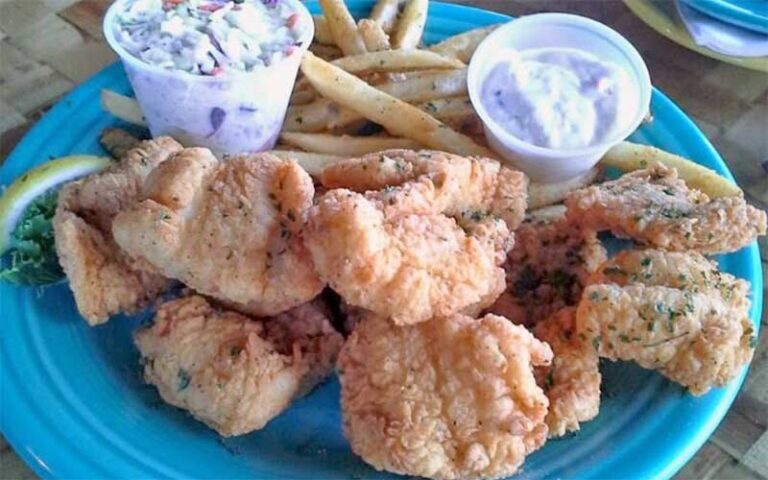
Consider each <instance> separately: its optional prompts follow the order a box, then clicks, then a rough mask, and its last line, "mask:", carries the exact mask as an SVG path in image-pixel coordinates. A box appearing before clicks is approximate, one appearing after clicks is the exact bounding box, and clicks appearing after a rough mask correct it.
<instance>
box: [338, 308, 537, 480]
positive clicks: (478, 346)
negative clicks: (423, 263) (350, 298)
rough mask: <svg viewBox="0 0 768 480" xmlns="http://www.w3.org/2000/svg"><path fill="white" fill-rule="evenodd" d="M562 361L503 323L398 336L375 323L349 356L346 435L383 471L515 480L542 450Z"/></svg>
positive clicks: (365, 326)
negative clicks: (547, 383) (541, 379)
mask: <svg viewBox="0 0 768 480" xmlns="http://www.w3.org/2000/svg"><path fill="white" fill-rule="evenodd" d="M551 359H552V351H551V350H550V348H549V346H547V344H546V343H544V342H541V341H539V340H537V339H536V338H535V337H534V336H533V335H531V334H530V333H529V332H528V331H527V330H525V329H524V328H523V327H520V326H517V325H514V324H512V323H511V322H510V321H509V320H507V319H505V318H502V317H498V316H495V315H487V316H486V317H484V318H481V319H479V320H477V319H472V318H470V317H466V316H463V315H454V316H451V317H445V318H434V319H432V320H430V321H429V322H424V323H419V324H416V325H410V326H406V327H397V326H395V325H393V324H392V322H390V321H387V319H385V318H381V317H375V316H369V317H367V318H365V319H364V320H363V321H362V322H361V323H360V324H359V325H358V326H357V327H356V328H355V330H354V331H353V332H352V335H351V336H350V337H349V339H348V340H347V342H346V343H345V344H344V347H343V348H342V351H341V354H340V355H339V362H338V370H339V376H340V381H341V407H342V415H343V420H344V432H345V434H346V436H347V438H348V439H349V441H350V444H351V446H352V450H353V451H354V452H355V453H356V454H358V455H360V456H361V457H362V458H363V460H365V461H366V462H367V463H368V464H370V465H372V466H373V467H374V468H376V469H378V470H386V471H389V472H394V473H399V474H403V475H414V476H420V477H427V478H435V479H446V480H452V479H478V478H488V479H492V478H500V477H506V476H508V475H512V474H513V473H514V472H515V471H516V470H517V469H518V468H519V467H520V465H521V464H522V463H523V460H524V459H525V456H526V455H528V454H529V453H531V452H533V451H534V450H536V449H538V448H539V447H541V445H542V444H543V443H544V442H545V440H546V436H547V426H546V424H545V423H544V419H545V416H546V415H547V405H548V401H547V397H546V396H545V395H544V392H543V391H542V389H541V388H540V387H539V386H538V385H537V384H536V380H535V378H534V374H533V369H534V368H535V367H540V366H544V365H548V364H549V363H550V361H551Z"/></svg>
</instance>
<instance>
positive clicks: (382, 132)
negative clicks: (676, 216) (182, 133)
mask: <svg viewBox="0 0 768 480" xmlns="http://www.w3.org/2000/svg"><path fill="white" fill-rule="evenodd" d="M320 6H321V8H322V11H323V15H317V16H314V17H313V18H314V23H315V37H314V40H313V43H312V45H311V46H310V47H309V52H307V53H306V54H305V56H304V58H303V59H302V63H301V75H300V78H299V79H298V81H297V82H296V85H295V88H294V91H293V93H292V96H291V100H290V104H289V107H288V112H287V115H286V118H285V122H284V124H283V130H282V133H281V136H280V139H279V143H278V145H277V147H276V149H275V150H273V151H272V153H273V154H275V155H277V156H280V157H282V158H291V159H294V160H296V161H297V162H298V163H299V164H301V165H302V166H303V167H304V168H305V169H306V170H307V171H308V172H309V173H310V174H311V175H316V174H317V173H319V172H320V171H321V170H322V169H323V168H324V167H325V166H327V165H328V164H329V163H331V162H334V161H337V160H339V159H342V158H349V157H355V156H360V155H364V154H367V153H372V152H378V151H382V150H387V149H392V148H405V149H422V148H428V149H433V150H441V151H446V152H450V153H455V154H458V155H475V156H484V157H491V158H497V155H496V154H495V153H494V152H492V151H491V150H489V149H488V147H487V145H486V142H485V136H484V134H483V128H482V123H481V121H480V119H479V118H478V116H477V114H476V113H475V110H474V108H473V107H472V105H471V103H470V101H469V98H468V96H467V81H466V78H467V64H468V63H469V61H470V59H471V57H472V54H473V53H474V51H475V50H476V49H477V46H478V45H479V44H480V42H481V41H482V40H483V39H484V38H485V37H486V36H487V35H488V34H489V33H490V32H492V31H493V30H494V29H495V28H496V25H491V26H488V27H483V28H478V29H475V30H470V31H468V32H465V33H462V34H459V35H456V36H453V37H449V38H447V39H446V40H444V41H442V42H440V43H437V44H435V45H432V46H429V47H424V46H423V45H422V43H423V42H422V35H423V33H424V27H425V24H426V20H427V14H428V8H429V2H428V0H378V1H377V3H376V4H375V6H374V7H373V9H372V10H371V12H370V15H369V18H364V19H361V20H359V21H357V22H355V20H354V18H353V17H352V15H351V14H350V12H349V10H348V9H347V6H346V5H345V3H344V1H343V0H320ZM102 104H103V106H104V108H105V109H106V110H107V111H109V112H111V113H112V114H114V115H115V116H117V117H119V118H122V119H123V120H126V121H129V122H131V123H137V124H142V123H143V118H142V117H141V111H140V109H139V108H138V105H137V104H136V103H135V101H134V100H133V99H130V98H128V97H124V96H121V95H119V94H116V93H114V92H110V91H104V92H102ZM654 162H662V163H666V164H669V165H671V166H674V167H675V168H677V169H678V171H679V173H680V177H681V178H683V179H685V180H688V181H689V183H691V185H692V186H694V187H696V188H699V189H701V190H702V191H704V192H705V193H708V194H709V195H711V196H714V197H717V196H728V195H736V194H740V193H741V191H740V189H739V188H738V187H737V186H736V185H735V184H733V183H732V182H730V181H728V180H726V179H725V178H723V177H720V176H719V175H717V174H716V173H715V172H713V171H711V170H709V169H707V168H704V167H702V166H700V165H697V164H695V163H693V162H691V161H689V160H685V159H683V158H681V157H677V156H675V155H672V154H670V153H667V152H664V151H662V150H658V149H654V148H653V147H647V146H645V145H639V144H632V143H629V142H623V143H622V144H620V145H618V146H617V147H614V148H613V149H612V150H611V151H610V152H609V153H608V155H606V158H605V159H604V162H603V163H605V164H606V165H608V166H613V167H617V168H619V169H620V170H623V171H631V170H636V169H638V168H644V167H645V166H648V165H650V164H653V163H654ZM599 177H600V169H599V168H594V169H592V170H590V171H589V172H587V173H585V174H583V175H581V176H579V177H577V178H575V179H572V180H569V181H566V182H561V183H557V184H548V185H542V184H536V183H531V185H530V187H529V209H531V210H537V209H542V208H548V207H551V206H552V205H555V204H557V203H559V202H561V201H562V200H563V199H564V198H565V196H566V195H567V194H568V192H570V191H572V190H575V189H578V188H582V187H584V186H586V185H589V184H591V183H594V182H595V181H597V180H598V178H599ZM557 211H560V209H553V208H548V209H547V210H542V212H541V213H539V214H536V213H534V214H533V217H534V218H536V217H537V215H539V216H541V215H543V216H545V217H546V216H549V215H553V214H554V212H557Z"/></svg>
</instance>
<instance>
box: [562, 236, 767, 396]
mask: <svg viewBox="0 0 768 480" xmlns="http://www.w3.org/2000/svg"><path fill="white" fill-rule="evenodd" d="M595 281H599V282H603V283H595V284H593V285H590V286H588V287H587V288H586V289H585V290H584V294H583V296H582V300H581V302H580V303H579V307H578V311H577V330H578V333H579V335H583V336H584V339H585V340H586V341H589V342H591V343H592V345H593V347H594V348H595V349H596V351H597V352H598V354H599V355H600V356H601V357H606V358H609V359H611V360H632V361H635V362H637V363H638V364H639V365H640V366H642V367H644V368H648V369H653V370H658V371H659V372H660V373H662V374H663V375H664V376H666V377H668V378H669V379H671V380H673V381H675V382H677V383H680V384H682V385H684V386H685V387H687V388H688V389H689V390H690V391H691V393H693V394H694V395H702V394H704V393H706V392H707V391H709V389H710V388H712V387H716V386H722V385H724V384H726V383H727V382H729V381H731V380H732V379H733V378H735V377H736V375H738V374H739V372H741V369H742V367H743V366H744V365H745V364H746V363H749V361H750V360H751V358H752V355H753V354H754V343H755V336H754V329H753V327H752V323H751V322H750V320H749V315H748V311H749V300H748V298H747V293H748V285H747V283H746V282H745V281H744V280H740V279H736V278H734V277H733V276H732V275H729V274H727V273H722V272H717V268H716V265H715V264H714V263H711V262H709V261H708V260H706V259H705V258H704V257H702V256H701V255H700V254H697V253H695V252H687V253H674V252H664V251H659V250H644V251H636V252H625V253H621V254H620V255H619V256H618V257H617V259H616V260H611V261H609V262H607V263H606V264H605V265H604V266H603V267H601V272H600V273H599V274H598V275H597V276H596V278H595Z"/></svg>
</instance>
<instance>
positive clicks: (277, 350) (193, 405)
mask: <svg viewBox="0 0 768 480" xmlns="http://www.w3.org/2000/svg"><path fill="white" fill-rule="evenodd" d="M134 339H135V342H136V346H137V347H138V349H139V351H140V352H141V355H142V363H143V365H144V378H145V380H146V381H147V382H148V383H150V384H152V385H154V386H155V387H157V389H158V392H159V393H160V396H161V397H162V398H163V400H165V401H166V402H167V403H169V404H171V405H174V406H176V407H179V408H183V409H186V410H188V411H189V412H190V413H191V414H192V415H193V416H194V417H195V418H197V419H198V420H200V421H201V422H203V423H205V424H206V425H208V426H209V427H211V428H212V429H214V430H216V431H217V432H218V433H219V434H221V435H223V436H232V435H243V434H245V433H248V432H251V431H254V430H258V429H260V428H263V427H264V425H266V424H267V422H269V421H270V420H271V419H272V418H274V417H276V416H277V415H278V414H280V413H281V412H282V411H283V410H285V409H286V408H287V407H288V405H289V404H290V403H291V401H292V400H293V399H294V398H296V397H297V396H300V395H302V394H303V393H306V392H308V391H309V390H311V389H312V388H313V387H314V386H315V385H317V384H318V383H319V382H320V381H322V380H323V379H325V378H326V377H327V376H329V375H330V374H331V373H332V371H333V365H334V362H335V360H336V356H337V354H338V352H339V349H340V348H341V345H342V343H343V340H342V337H341V335H340V334H339V333H337V332H336V331H335V330H333V328H332V327H331V325H330V323H329V321H328V318H327V317H326V316H325V314H324V311H323V308H322V306H321V305H320V304H317V303H316V302H312V303H308V304H305V305H301V306H299V307H296V308H294V309H292V310H289V311H288V312H284V313H282V314H280V315H278V316H277V317H275V318H270V319H264V320H259V321H256V320H251V319H249V318H247V317H245V316H243V315H241V314H239V313H235V312H232V311H228V310H221V309H217V308H215V307H214V306H212V305H211V304H210V303H209V302H208V301H206V300H205V299H204V298H203V297H201V296H198V295H193V296H189V297H185V298H181V299H177V300H172V301H169V302H166V303H164V304H162V305H161V306H160V307H159V309H158V311H157V314H156V315H155V321H154V324H153V325H152V326H150V327H145V328H142V329H140V330H139V331H137V332H136V334H135V336H134Z"/></svg>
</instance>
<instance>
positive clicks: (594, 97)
mask: <svg viewBox="0 0 768 480" xmlns="http://www.w3.org/2000/svg"><path fill="white" fill-rule="evenodd" d="M502 58H503V60H502V61H501V62H500V63H499V64H498V65H496V66H495V67H494V68H493V69H492V70H491V72H490V75H489V76H488V78H487V79H486V80H485V83H484V84H483V87H482V102H483V105H484V106H485V108H486V110H487V112H488V114H489V115H490V117H491V118H492V119H493V121H495V122H496V123H497V124H499V125H500V126H501V127H502V128H504V129H505V130H506V131H508V132H509V133H510V134H511V135H513V136H514V137H517V138H518V139H520V140H522V141H525V142H528V143H531V144H533V145H537V146H540V147H547V148H555V149H564V148H582V147H588V146H591V145H595V144H598V143H601V142H602V141H603V140H604V139H606V138H608V137H610V136H611V135H612V134H614V133H615V132H616V131H617V130H620V129H622V128H624V127H626V125H627V123H626V122H628V121H631V119H632V116H633V113H634V111H635V109H636V104H635V102H636V101H637V100H636V99H637V96H638V92H637V91H636V88H635V86H634V84H633V83H632V81H631V79H630V77H629V75H628V74H627V72H625V71H624V69H623V68H621V67H620V66H619V65H616V64H614V63H610V62H604V61H601V60H599V59H598V58H597V57H596V56H594V55H592V54H590V53H588V52H585V51H582V50H577V49H572V48H537V49H530V50H522V51H507V52H504V55H503V56H502Z"/></svg>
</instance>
